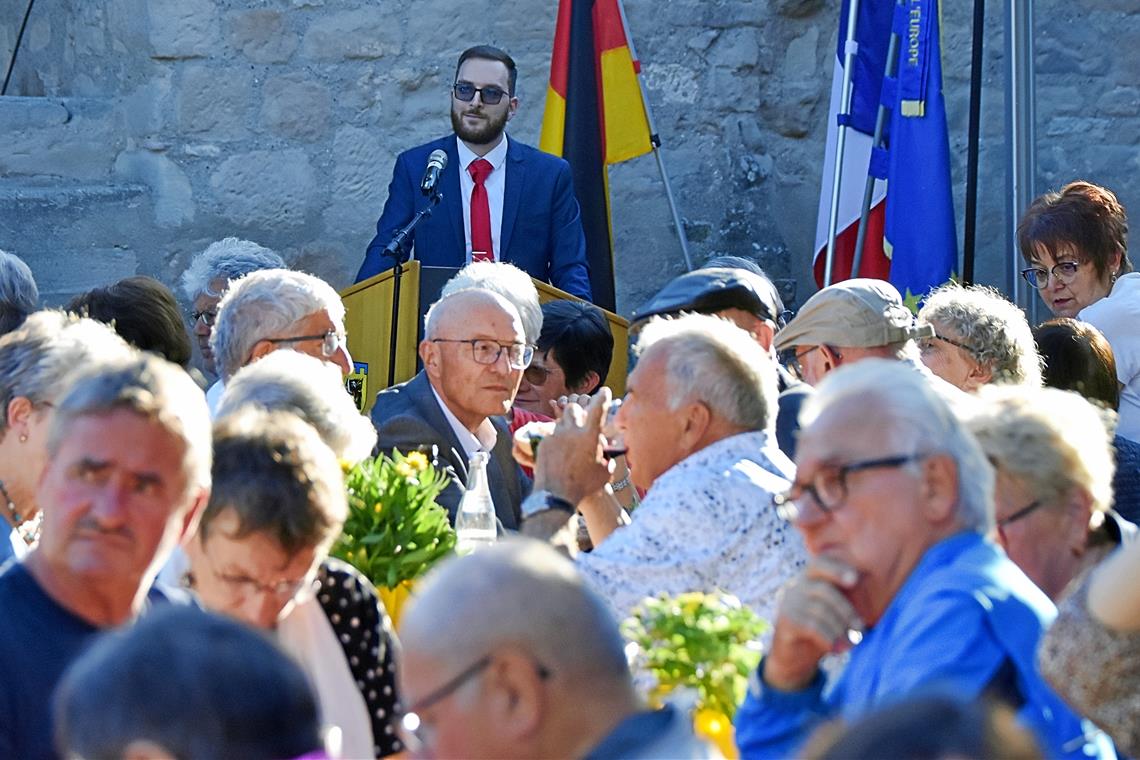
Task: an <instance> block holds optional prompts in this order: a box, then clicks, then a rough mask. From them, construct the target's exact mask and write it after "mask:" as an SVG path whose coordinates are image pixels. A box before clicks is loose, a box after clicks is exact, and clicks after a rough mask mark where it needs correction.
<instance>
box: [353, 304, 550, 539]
mask: <svg viewBox="0 0 1140 760" xmlns="http://www.w3.org/2000/svg"><path fill="white" fill-rule="evenodd" d="M532 352H533V348H532V347H531V346H529V345H527V343H526V339H525V337H524V332H523V328H522V320H521V319H520V317H519V313H518V310H517V309H515V307H514V306H513V305H512V304H511V303H510V302H509V301H507V300H506V299H504V298H502V297H501V296H498V295H496V294H494V293H491V292H490V291H485V290H462V291H459V292H456V293H453V294H451V295H449V296H445V297H444V298H441V299H440V300H439V301H438V302H436V303H435V304H434V305H432V307H431V309H429V310H428V313H427V317H426V325H425V328H424V340H423V341H422V342H421V343H420V346H419V354H420V359H421V360H422V361H423V365H424V369H423V371H422V372H420V373H419V374H418V375H416V376H415V377H414V378H412V379H411V380H409V381H408V382H406V383H401V384H400V385H395V386H393V387H391V388H387V389H385V390H383V391H380V393H379V394H378V395H377V397H376V405H375V406H374V407H373V408H372V422H373V424H375V425H376V430H377V432H378V434H379V436H378V441H377V445H376V447H377V451H379V452H383V453H390V452H391V451H392V449H400V450H402V451H408V450H413V449H415V448H417V447H420V446H435V447H436V448H437V450H438V454H439V460H440V464H441V465H444V466H448V465H450V466H451V468H452V469H453V470H454V474H455V478H456V479H457V481H458V482H455V481H453V482H452V484H451V485H449V486H448V487H447V489H446V490H445V491H444V492H443V493H442V494H441V495H440V497H439V503H440V504H441V505H443V506H444V507H446V508H447V511H448V513H449V514H450V515H451V519H452V522H453V523H454V521H455V514H456V511H457V509H458V507H459V500H460V498H462V495H463V488H464V484H465V482H466V474H467V461H468V460H469V459H470V457H471V454H472V453H474V452H475V451H488V452H490V455H491V456H490V461H489V462H488V464H487V474H488V481H489V483H490V488H491V498H492V500H493V501H494V502H495V513H496V514H497V515H498V518H499V521H500V522H501V523H502V524H503V527H504V528H506V529H508V530H515V529H517V528H518V525H519V522H520V512H519V505H520V504H521V503H522V500H523V498H524V497H525V496H526V495H527V492H528V491H529V490H530V482H529V480H528V479H527V478H526V476H524V475H523V473H522V470H521V469H520V468H519V466H518V465H517V464H516V463H515V461H514V459H513V458H512V457H511V440H510V435H509V433H508V431H507V426H506V424H505V423H504V422H503V420H501V419H499V416H501V415H504V414H506V413H507V412H508V411H509V410H510V408H511V404H512V403H513V401H514V398H515V393H516V392H517V391H518V387H519V381H520V380H521V379H522V373H523V369H525V368H526V366H527V364H528V363H529V362H530V358H531V354H532Z"/></svg>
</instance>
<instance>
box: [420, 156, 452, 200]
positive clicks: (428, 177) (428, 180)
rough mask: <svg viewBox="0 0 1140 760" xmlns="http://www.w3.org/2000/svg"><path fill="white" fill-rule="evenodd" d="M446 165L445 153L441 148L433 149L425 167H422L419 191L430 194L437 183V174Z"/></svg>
mask: <svg viewBox="0 0 1140 760" xmlns="http://www.w3.org/2000/svg"><path fill="white" fill-rule="evenodd" d="M446 166H447V153H446V152H444V151H443V150H439V149H436V150H433V151H432V152H431V155H430V156H428V162H427V168H426V169H424V178H423V179H421V180H420V192H421V193H423V194H424V195H431V194H432V193H433V192H435V186H436V185H438V184H439V174H440V172H442V171H443V170H444V167H446Z"/></svg>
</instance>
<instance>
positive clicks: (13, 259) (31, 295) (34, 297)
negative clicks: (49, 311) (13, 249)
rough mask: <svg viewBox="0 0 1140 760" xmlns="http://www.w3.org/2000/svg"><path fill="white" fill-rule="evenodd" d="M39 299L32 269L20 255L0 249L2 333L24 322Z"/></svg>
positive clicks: (0, 331)
mask: <svg viewBox="0 0 1140 760" xmlns="http://www.w3.org/2000/svg"><path fill="white" fill-rule="evenodd" d="M39 301H40V291H39V288H37V287H36V280H35V278H34V277H32V270H31V269H28V265H27V264H25V263H24V262H23V261H22V260H21V259H20V258H19V257H18V256H13V255H12V254H10V253H8V252H6V251H0V335H4V334H6V333H10V332H12V331H13V330H15V329H16V328H17V327H19V326H20V325H22V324H24V320H25V319H27V318H28V315H29V314H31V313H32V312H33V311H35V310H36V309H37V308H38V304H39Z"/></svg>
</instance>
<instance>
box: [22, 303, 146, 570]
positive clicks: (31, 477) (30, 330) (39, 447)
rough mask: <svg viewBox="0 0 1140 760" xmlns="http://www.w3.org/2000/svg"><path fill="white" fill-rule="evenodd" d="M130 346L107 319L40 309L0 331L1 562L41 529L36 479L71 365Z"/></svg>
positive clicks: (31, 540)
mask: <svg viewBox="0 0 1140 760" xmlns="http://www.w3.org/2000/svg"><path fill="white" fill-rule="evenodd" d="M130 351H131V349H130V347H129V346H127V344H126V343H125V342H124V341H123V339H122V338H120V337H119V336H118V335H116V334H115V333H114V332H113V331H112V330H111V328H109V327H107V326H106V325H104V324H101V323H99V322H95V321H94V320H91V319H78V318H76V317H74V316H72V315H69V314H65V313H63V312H61V311H39V312H35V313H34V314H31V315H29V316H28V318H27V320H26V321H25V322H24V324H23V325H22V326H20V327H19V328H17V329H16V330H13V331H12V332H10V333H8V334H7V335H5V336H3V338H0V404H2V409H3V413H2V414H0V565H3V564H4V563H5V562H6V561H8V560H9V559H11V558H13V557H15V558H17V559H19V558H22V557H23V556H24V555H25V554H26V553H27V550H28V547H29V545H30V544H32V543H34V542H35V540H36V538H37V536H38V533H39V516H40V515H39V511H40V510H39V504H38V503H37V502H36V486H37V483H38V481H39V477H40V472H41V470H43V467H44V464H45V462H46V461H47V457H48V452H47V441H48V431H49V429H50V427H51V420H52V417H53V416H54V408H55V402H56V401H57V400H58V399H59V398H60V396H62V395H63V393H64V391H66V390H67V385H68V380H70V378H71V374H72V372H74V371H75V370H76V369H79V368H82V367H85V366H86V365H87V364H89V363H90V361H91V360H92V359H94V358H95V357H100V358H108V357H113V356H115V355H116V354H117V353H119V352H122V353H124V354H125V353H129V352H130Z"/></svg>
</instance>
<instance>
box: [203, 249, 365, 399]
mask: <svg viewBox="0 0 1140 760" xmlns="http://www.w3.org/2000/svg"><path fill="white" fill-rule="evenodd" d="M320 311H328V313H329V316H330V317H331V318H332V321H333V322H334V323H336V322H342V321H343V320H344V303H342V302H341V300H340V296H339V295H337V292H336V291H335V290H333V289H332V286H331V285H329V284H328V283H327V282H325V281H324V280H322V279H320V278H319V277H314V276H313V275H311V274H305V273H304V272H293V271H290V270H288V269H266V270H263V271H260V272H253V273H252V274H248V275H246V276H245V277H242V278H241V279H240V280H238V281H237V282H235V283H234V284H233V286H232V287H231V288H230V289H229V290H228V291H226V294H225V296H223V297H222V300H221V301H220V302H219V303H218V318H217V321H216V322H215V323H214V331H213V333H212V334H211V335H210V348H212V349H213V351H214V357H215V360H216V362H217V365H218V369H219V370H220V371H221V375H222V378H223V379H224V380H229V378H230V377H232V376H233V375H234V373H235V372H237V371H238V370H239V369H241V367H242V366H244V365H245V364H246V362H248V361H249V356H250V353H251V352H252V351H253V347H254V346H255V345H257V342H258V341H261V340H264V339H266V338H271V337H275V336H277V335H278V334H280V333H282V332H284V331H286V330H288V329H289V328H290V327H291V326H292V325H293V324H294V323H296V322H297V321H299V320H301V319H304V318H305V317H307V316H309V315H310V314H315V313H317V312H320Z"/></svg>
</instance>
